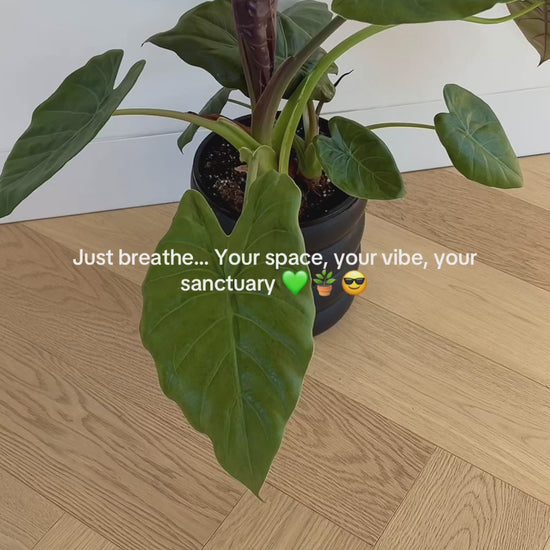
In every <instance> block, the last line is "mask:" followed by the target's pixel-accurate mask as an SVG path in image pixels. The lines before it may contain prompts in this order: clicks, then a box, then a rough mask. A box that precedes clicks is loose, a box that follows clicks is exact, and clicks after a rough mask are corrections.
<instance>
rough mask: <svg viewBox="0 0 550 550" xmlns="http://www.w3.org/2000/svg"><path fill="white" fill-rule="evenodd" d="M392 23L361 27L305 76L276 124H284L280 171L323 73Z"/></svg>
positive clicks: (288, 158)
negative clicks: (351, 50) (352, 49)
mask: <svg viewBox="0 0 550 550" xmlns="http://www.w3.org/2000/svg"><path fill="white" fill-rule="evenodd" d="M392 27H394V25H389V26H380V25H370V26H369V27H367V28H365V29H362V30H360V31H358V32H356V33H355V34H352V35H351V36H349V37H348V38H346V39H345V40H344V41H342V42H341V43H340V44H338V45H337V46H336V47H335V48H333V49H332V50H331V51H330V52H328V53H327V54H325V55H324V56H323V57H322V58H321V59H320V61H319V63H318V64H317V66H316V67H315V69H314V70H313V71H312V72H311V74H310V75H309V76H308V77H307V78H306V80H305V81H304V82H303V83H302V85H301V86H300V87H299V88H298V90H296V92H294V94H293V96H292V98H291V99H290V100H289V102H288V103H287V105H286V107H285V109H284V110H283V113H282V114H281V117H279V120H278V122H277V124H283V125H284V129H285V131H284V133H283V139H282V140H281V148H280V156H279V171H280V172H282V173H287V172H288V165H289V162H290V152H291V150H292V143H293V141H294V134H295V133H296V129H297V128H298V124H299V123H300V117H301V116H302V114H303V112H304V110H305V109H306V108H307V103H308V101H309V100H310V98H311V96H312V94H313V92H314V91H315V87H316V86H317V84H318V83H319V81H320V80H321V78H323V75H324V74H325V73H326V72H327V71H328V70H329V69H330V67H331V65H332V64H333V63H334V62H335V61H336V60H337V59H338V58H339V57H341V56H342V55H344V54H345V53H346V52H347V51H348V50H350V49H351V48H353V47H354V46H357V44H360V43H361V42H363V41H364V40H367V39H368V38H370V37H371V36H374V35H375V34H378V33H380V32H382V31H385V30H387V29H391V28H392Z"/></svg>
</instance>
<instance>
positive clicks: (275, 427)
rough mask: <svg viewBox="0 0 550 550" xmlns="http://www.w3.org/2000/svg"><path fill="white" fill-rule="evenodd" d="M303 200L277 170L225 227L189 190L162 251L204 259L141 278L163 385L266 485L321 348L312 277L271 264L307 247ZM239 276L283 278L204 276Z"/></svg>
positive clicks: (230, 463) (225, 455)
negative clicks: (211, 286) (291, 284)
mask: <svg viewBox="0 0 550 550" xmlns="http://www.w3.org/2000/svg"><path fill="white" fill-rule="evenodd" d="M300 201H301V194H300V191H299V190H298V188H297V187H296V185H295V184H294V182H293V181H292V180H290V178H289V177H288V176H283V175H281V174H278V173H276V172H269V173H267V174H266V175H264V176H263V177H261V178H259V179H258V180H256V181H255V182H254V183H253V184H252V185H250V187H249V188H248V189H247V197H246V200H245V205H244V209H243V213H242V214H241V217H240V218H239V221H238V222H237V225H236V227H235V229H234V231H233V233H232V234H231V235H230V236H227V235H226V234H225V233H224V232H223V230H222V229H221V227H220V225H219V223H218V221H217V219H216V217H215V215H214V213H213V212H212V209H211V208H210V207H209V206H208V204H207V202H206V200H205V199H204V197H203V196H202V195H200V194H199V193H197V192H196V191H188V192H187V193H186V194H185V195H184V197H183V199H182V201H181V204H180V207H179V209H178V212H177V213H176V216H175V218H174V221H173V223H172V226H171V228H170V229H169V231H168V233H167V234H166V236H165V237H164V239H162V240H161V242H160V244H159V246H158V248H157V252H159V253H161V254H162V253H163V252H164V251H167V250H168V251H171V250H172V249H175V250H176V251H177V252H178V253H181V254H185V253H190V254H192V255H193V258H194V265H190V266H187V267H185V266H180V265H173V266H168V265H161V266H153V267H151V269H150V270H149V272H148V274H147V277H146V279H145V283H144V286H143V296H144V309H143V317H142V322H141V336H142V340H143V343H144V345H145V347H146V348H147V349H148V350H149V352H150V353H151V355H152V356H153V358H154V360H155V363H156V365H157V369H158V374H159V379H160V383H161V386H162V389H163V391H164V392H165V394H166V395H167V396H168V397H169V398H170V399H172V400H174V401H175V402H176V403H177V404H178V405H179V406H180V408H181V409H182V411H183V413H184V414H185V416H186V418H187V419H188V420H189V422H190V423H191V425H192V426H193V427H194V428H195V429H197V430H198V431H200V432H203V433H205V434H206V435H208V437H209V438H210V439H211V440H212V443H213V445H214V450H215V453H216V456H217V458H218V461H219V462H220V464H221V465H222V466H223V467H224V468H225V469H226V470H227V472H228V473H229V474H231V475H232V476H233V477H235V478H236V479H238V480H239V481H241V482H242V483H243V484H244V485H246V486H247V487H248V488H249V489H250V490H251V491H253V492H254V493H255V494H256V495H257V494H258V493H259V490H260V488H261V486H262V484H263V482H264V480H265V478H266V476H267V474H268V471H269V468H270V466H271V463H272V461H273V458H274V457H275V454H276V453H277V451H278V449H279V446H280V444H281V440H282V437H283V431H284V428H285V426H286V423H287V421H288V419H289V417H290V415H291V414H292V412H293V410H294V408H295V406H296V403H297V400H298V397H299V395H300V391H301V387H302V382H303V378H304V375H305V372H306V368H307V366H308V363H309V360H310V358H311V354H312V351H313V336H312V328H313V321H314V316H315V309H314V305H313V295H312V288H311V286H310V285H307V287H306V288H304V289H303V290H302V292H300V293H299V294H298V296H294V295H293V294H291V292H290V291H289V290H288V289H287V288H286V287H285V286H284V284H283V282H282V279H281V273H282V272H283V271H284V269H283V270H282V271H281V272H276V271H275V268H274V267H273V266H270V265H267V263H266V254H267V253H268V252H273V251H277V252H282V253H286V254H287V255H288V254H290V253H293V252H298V253H299V252H303V251H304V250H305V246H304V241H303V237H302V234H301V232H300V228H299V225H298V210H299V207H300ZM216 249H218V251H220V253H221V252H223V251H225V250H227V253H226V257H228V256H229V255H231V254H232V253H237V252H238V253H239V254H241V253H244V254H247V255H248V254H249V253H251V254H256V253H257V254H259V261H258V263H257V265H250V266H241V265H237V266H235V265H230V263H229V262H227V261H226V262H220V260H219V258H218V256H217V254H216V253H215V250H216ZM230 278H231V279H232V280H233V281H249V283H248V284H249V285H250V281H256V282H257V281H260V280H269V281H270V282H272V283H273V284H274V286H273V289H272V292H271V294H269V292H268V291H267V290H266V288H265V287H264V288H262V289H258V288H250V287H244V288H243V287H239V288H232V289H231V288H229V289H228V288H227V287H226V286H224V287H223V288H222V287H221V288H218V291H216V290H214V291H210V292H201V290H200V289H199V288H198V287H197V286H195V285H201V284H208V283H207V281H211V282H214V283H217V282H219V281H220V280H221V281H228V280H229V279H230ZM184 281H187V282H188V284H189V285H190V286H189V288H188V287H184V284H183V283H184ZM222 284H224V285H225V283H222ZM239 284H240V283H239ZM184 288H185V290H184Z"/></svg>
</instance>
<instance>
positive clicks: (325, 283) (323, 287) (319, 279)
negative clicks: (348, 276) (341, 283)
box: [313, 269, 336, 297]
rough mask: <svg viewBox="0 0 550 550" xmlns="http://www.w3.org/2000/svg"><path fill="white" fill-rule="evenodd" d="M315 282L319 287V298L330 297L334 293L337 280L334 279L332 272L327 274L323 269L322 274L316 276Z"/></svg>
mask: <svg viewBox="0 0 550 550" xmlns="http://www.w3.org/2000/svg"><path fill="white" fill-rule="evenodd" d="M313 282H314V283H315V284H316V285H317V292H318V293H319V296H323V297H326V296H330V294H331V292H332V285H333V284H334V283H335V282H336V279H334V278H333V277H332V271H329V272H328V273H327V270H326V269H323V271H321V273H319V274H318V275H315V279H313Z"/></svg>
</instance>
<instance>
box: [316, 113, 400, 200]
mask: <svg viewBox="0 0 550 550" xmlns="http://www.w3.org/2000/svg"><path fill="white" fill-rule="evenodd" d="M329 128H330V137H329V136H318V137H317V139H316V140H315V147H316V149H317V154H318V155H319V161H320V162H321V165H322V166H323V169H324V170H325V172H326V174H327V175H328V177H329V178H330V180H331V181H332V183H334V185H336V186H337V187H339V188H340V189H341V190H342V191H344V192H346V193H348V194H349V195H352V196H354V197H358V198H360V199H378V200H390V199H397V198H400V197H403V196H404V195H405V187H404V185H403V179H402V177H401V173H400V172H399V169H398V167H397V165H396V163H395V160H394V158H393V155H392V154H391V152H390V150H389V149H388V147H387V146H386V144H385V143H384V142H383V141H382V140H381V139H380V138H379V137H378V136H377V135H376V134H375V133H374V132H372V131H371V130H369V129H368V128H365V127H364V126H362V125H361V124H358V123H357V122H354V121H352V120H349V119H346V118H343V117H335V118H333V119H332V120H331V121H330V123H329Z"/></svg>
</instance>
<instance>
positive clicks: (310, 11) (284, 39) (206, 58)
mask: <svg viewBox="0 0 550 550" xmlns="http://www.w3.org/2000/svg"><path fill="white" fill-rule="evenodd" d="M302 4H303V5H302ZM331 17H332V15H331V13H330V12H329V10H328V8H327V6H326V5H325V4H324V3H322V2H316V1H314V0H307V1H305V2H299V3H298V4H296V5H295V6H293V8H290V9H289V10H286V11H284V12H283V13H280V14H278V20H277V48H276V55H275V61H276V65H277V66H279V65H280V64H281V63H282V62H283V61H284V60H285V59H287V58H288V57H290V56H292V55H294V54H296V53H297V52H298V51H299V50H300V49H301V48H302V47H303V45H304V44H305V43H306V42H308V41H309V39H310V38H311V36H312V34H310V33H313V31H315V33H316V32H318V31H319V30H321V28H323V27H324V26H325V24H326V23H327V22H328V21H330V18H331ZM305 20H307V24H305V23H304V21H305ZM304 24H305V26H303V25H304ZM148 42H151V43H153V44H155V45H156V46H159V47H161V48H164V49H167V50H170V51H173V52H175V53H176V54H177V55H178V56H179V57H180V58H181V59H183V60H184V61H185V62H186V63H189V64H190V65H193V66H196V67H201V68H203V69H205V70H207V71H208V72H209V73H210V74H211V75H212V76H213V77H214V78H215V79H216V80H217V81H218V82H219V83H220V84H221V85H222V86H225V87H226V88H230V89H235V90H240V91H242V92H243V93H244V94H246V95H248V88H247V85H246V79H245V76H244V72H243V69H242V65H241V54H240V50H239V41H238V39H237V33H236V31H235V25H234V23H233V14H232V11H231V2H230V1H229V0H214V1H212V2H205V3H203V4H200V5H199V6H197V7H195V8H193V9H192V10H190V11H188V12H187V13H185V14H184V15H183V16H182V17H181V18H180V20H179V22H178V23H177V25H176V26H175V27H174V28H173V29H171V30H169V31H166V32H161V33H159V34H156V35H154V36H152V37H151V38H149V40H148ZM322 55H323V52H322V50H318V51H317V52H316V53H315V54H314V55H313V56H312V58H311V59H310V60H309V62H308V63H307V64H306V65H305V66H304V68H303V69H302V72H301V75H300V76H299V77H297V78H296V79H295V81H294V82H293V83H292V85H291V87H290V89H289V91H288V94H287V97H288V96H290V94H291V93H292V91H294V89H295V88H296V87H297V86H298V85H299V83H300V82H301V80H302V79H303V77H304V76H306V75H307V74H309V73H310V72H311V71H312V70H313V69H314V67H315V66H316V64H317V62H318V61H319V59H320V57H321V56H322ZM331 72H333V73H335V72H337V68H336V66H334V67H333V68H332V71H331ZM333 97H334V86H333V85H332V84H331V82H330V80H329V78H328V76H325V77H324V78H323V80H322V81H321V82H320V83H319V85H318V87H317V89H316V92H315V98H316V99H323V100H325V101H330V100H331V99H332V98H333Z"/></svg>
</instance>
